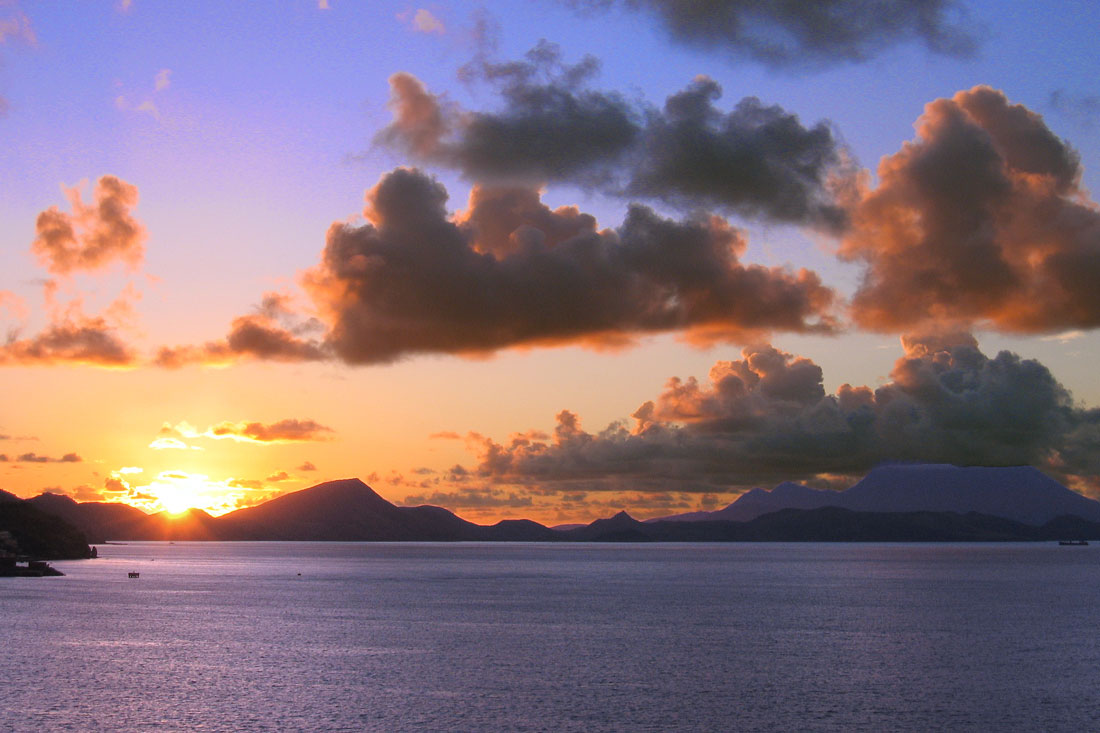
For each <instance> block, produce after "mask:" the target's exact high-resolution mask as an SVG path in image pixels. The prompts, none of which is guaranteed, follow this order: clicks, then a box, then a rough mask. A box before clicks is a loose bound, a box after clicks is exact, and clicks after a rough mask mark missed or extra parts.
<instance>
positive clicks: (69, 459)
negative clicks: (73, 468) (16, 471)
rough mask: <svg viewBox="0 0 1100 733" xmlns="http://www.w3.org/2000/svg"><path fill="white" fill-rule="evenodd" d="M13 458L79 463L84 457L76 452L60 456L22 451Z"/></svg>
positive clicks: (22, 461)
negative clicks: (54, 456) (53, 456)
mask: <svg viewBox="0 0 1100 733" xmlns="http://www.w3.org/2000/svg"><path fill="white" fill-rule="evenodd" d="M13 460H15V461H17V462H19V463H81V462H82V461H83V460H84V459H83V458H81V457H80V456H78V455H77V454H76V453H66V454H65V455H63V456H61V457H60V458H51V457H49V456H40V455H38V454H37V453H24V454H22V455H20V456H17V457H16V458H14V459H13Z"/></svg>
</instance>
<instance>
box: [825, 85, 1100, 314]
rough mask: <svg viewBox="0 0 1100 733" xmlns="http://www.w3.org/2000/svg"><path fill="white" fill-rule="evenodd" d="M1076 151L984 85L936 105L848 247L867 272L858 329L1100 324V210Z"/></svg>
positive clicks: (866, 208) (867, 206)
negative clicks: (931, 324) (930, 324)
mask: <svg viewBox="0 0 1100 733" xmlns="http://www.w3.org/2000/svg"><path fill="white" fill-rule="evenodd" d="M1081 175H1082V170H1081V165H1080V161H1079V159H1078V155H1077V153H1076V151H1074V150H1073V149H1072V148H1070V147H1069V145H1067V144H1066V143H1065V141H1063V140H1061V139H1060V138H1058V137H1057V136H1056V135H1054V133H1052V132H1051V131H1050V130H1049V129H1048V128H1047V127H1046V125H1045V124H1044V123H1043V119H1042V118H1041V117H1040V116H1039V115H1038V114H1036V113H1034V112H1032V111H1030V110H1028V109H1027V108H1025V107H1023V106H1021V105H1013V104H1010V103H1009V102H1008V100H1007V99H1006V98H1005V95H1004V94H1003V93H1002V92H1000V91H997V90H995V89H991V88H990V87H985V86H979V87H974V88H973V89H970V90H968V91H963V92H959V93H957V94H956V95H955V96H954V97H952V98H950V99H938V100H936V101H934V102H932V103H930V104H928V105H927V106H926V107H925V111H924V114H923V115H922V116H921V118H920V119H919V120H918V121H917V138H916V139H915V140H913V141H912V142H909V143H906V144H905V145H904V146H903V147H902V148H901V150H900V151H898V152H897V153H895V154H894V155H892V156H889V157H886V158H884V159H883V161H882V163H881V164H880V165H879V170H878V177H879V179H880V183H879V185H878V187H877V188H876V189H874V190H873V191H869V192H867V193H866V194H865V195H864V196H863V198H862V201H860V203H859V205H858V206H857V207H856V208H855V210H854V212H853V214H852V228H851V230H850V232H849V233H848V234H847V235H846V236H845V237H844V239H843V241H842V244H841V247H840V255H841V256H842V257H843V258H845V259H847V260H850V261H854V262H859V263H862V264H863V265H864V266H865V271H864V276H863V281H862V283H861V285H860V287H859V289H858V291H857V292H856V294H855V297H854V299H853V303H852V306H853V314H854V317H855V320H856V322H857V323H858V325H860V326H862V327H864V328H869V329H875V330H880V331H894V332H897V331H899V330H904V329H911V328H924V327H925V326H926V324H927V323H928V322H938V323H945V322H946V323H951V322H953V323H956V324H958V325H960V326H962V327H969V326H971V325H973V326H977V327H983V328H996V329H1000V330H1003V331H1014V332H1025V333H1044V332H1057V331H1064V330H1069V329H1091V328H1095V327H1097V326H1098V325H1100V290H1098V289H1097V288H1096V282H1097V281H1098V280H1100V208H1098V207H1097V205H1096V203H1095V202H1093V201H1092V200H1090V199H1089V198H1088V194H1087V192H1086V191H1085V190H1084V188H1083V187H1082V185H1081Z"/></svg>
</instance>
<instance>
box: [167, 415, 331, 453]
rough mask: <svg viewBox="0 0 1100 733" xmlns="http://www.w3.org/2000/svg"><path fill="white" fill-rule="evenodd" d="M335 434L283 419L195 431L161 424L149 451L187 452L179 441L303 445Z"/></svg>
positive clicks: (304, 422)
mask: <svg viewBox="0 0 1100 733" xmlns="http://www.w3.org/2000/svg"><path fill="white" fill-rule="evenodd" d="M334 432H335V431H334V430H333V429H332V428H330V427H328V426H326V425H322V424H320V423H319V422H317V421H315V420H298V419H293V418H292V419H286V420H279V421H277V422H274V423H267V424H265V423H261V422H229V421H224V422H220V423H218V424H216V425H211V426H210V427H208V428H206V430H202V431H200V430H198V429H197V428H195V427H194V426H192V425H190V424H189V423H187V422H181V423H178V424H177V425H174V426H173V425H170V424H169V423H165V424H164V425H162V426H161V428H160V431H159V432H158V434H157V439H156V440H154V441H153V443H152V444H150V446H149V447H151V448H152V447H159V448H189V447H191V446H188V445H187V444H186V443H184V442H183V440H182V439H194V438H212V439H214V440H222V439H230V440H235V441H238V442H245V443H305V442H316V441H323V440H329V439H330V438H331V437H332V435H333V433H334Z"/></svg>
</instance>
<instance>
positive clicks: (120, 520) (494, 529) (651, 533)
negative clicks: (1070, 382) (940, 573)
mask: <svg viewBox="0 0 1100 733" xmlns="http://www.w3.org/2000/svg"><path fill="white" fill-rule="evenodd" d="M895 468H899V467H889V468H888V469H882V470H879V469H876V471H879V473H878V474H877V475H875V472H872V474H869V475H868V477H867V478H865V479H864V480H863V481H861V482H860V483H859V484H857V485H856V486H853V487H852V488H851V489H849V490H847V491H843V492H835V491H820V490H816V489H810V488H807V487H805V486H799V485H798V484H789V483H788V484H780V485H779V486H778V487H776V488H775V489H774V490H772V491H770V492H767V491H763V490H754V491H751V492H748V493H747V494H745V496H743V497H742V498H741V499H739V500H738V501H736V502H734V503H733V504H731V505H730V506H729V507H726V509H723V510H721V511H717V512H698V513H695V515H688V517H689V518H685V517H684V516H679V517H670V518H667V519H664V520H656V521H648V522H639V521H637V520H635V519H634V518H632V517H631V516H630V515H629V514H627V513H626V512H620V513H619V514H617V515H615V516H613V517H610V518H607V519H598V520H596V521H595V522H592V523H591V524H588V525H583V526H577V527H573V528H570V529H550V528H549V527H545V526H543V525H541V524H539V523H537V522H533V521H530V520H505V521H501V522H498V523H497V524H494V525H491V526H483V525H477V524H473V523H472V522H468V521H466V520H464V519H462V518H460V517H458V516H456V515H455V514H453V513H452V512H450V511H448V510H446V509H443V508H440V507H435V506H418V507H399V506H396V505H394V504H392V503H390V502H389V501H386V500H385V499H384V498H382V497H381V496H379V495H378V494H377V493H375V491H374V490H373V489H371V488H370V487H369V486H367V485H366V484H365V483H363V482H362V481H360V480H358V479H343V480H340V481H329V482H326V483H323V484H319V485H317V486H314V487H312V488H309V489H303V490H301V491H296V492H293V493H290V494H286V495H284V496H281V497H278V498H277V499H273V500H271V501H269V502H266V503H264V504H261V505H259V506H255V507H250V508H247V509H240V510H237V511H235V512H231V513H229V514H226V515H224V516H221V517H212V516H210V515H209V514H207V513H205V512H202V511H199V510H197V509H192V510H190V511H188V512H186V513H185V514H184V515H183V516H178V517H170V516H168V515H166V514H163V513H161V514H154V515H147V514H144V513H143V512H140V511H138V510H137V509H134V508H132V507H128V506H124V505H120V504H101V503H84V504H81V503H77V502H75V501H73V500H72V499H69V498H68V497H63V496H56V495H52V494H43V495H42V496H38V497H35V498H34V499H30V500H28V501H27V502H21V501H20V500H18V499H17V500H16V502H18V503H21V504H27V505H31V506H33V507H35V508H38V509H42V510H44V511H51V512H54V513H56V514H57V515H58V516H60V517H63V518H64V519H66V520H68V521H69V522H71V523H72V524H74V525H76V527H78V528H80V529H81V530H83V531H84V532H85V533H86V534H87V535H89V536H91V537H93V538H94V540H93V541H95V542H103V541H105V540H267V541H300V540H312V541H348V542H363V541H390V542H397V541H404V542H409V541H430V542H454V541H512V542H803V541H805V542H895V541H897V542H937V541H942V542H964V541H1039V540H1057V539H1085V540H1094V539H1100V521H1098V520H1097V519H1095V518H1093V517H1094V516H1095V517H1100V512H1097V513H1095V514H1094V513H1093V511H1092V508H1093V505H1097V506H1098V507H1100V505H1098V504H1097V502H1094V501H1092V500H1091V499H1086V498H1085V497H1083V496H1080V495H1079V494H1074V493H1073V492H1071V491H1069V489H1066V488H1065V487H1064V486H1061V484H1058V483H1057V482H1054V481H1052V480H1051V479H1049V478H1047V477H1046V476H1044V475H1043V474H1041V473H1039V472H1038V471H1034V469H1027V470H1022V469H1010V470H1005V469H982V470H981V471H977V472H974V470H973V469H955V468H954V467H942V466H937V467H916V468H919V469H922V470H916V471H908V472H906V471H905V470H902V471H901V473H900V474H898V473H897V472H896V471H895V470H894V469H895ZM900 468H901V469H908V468H909V467H900ZM947 469H952V470H947ZM1032 471H1034V474H1038V478H1037V477H1036V476H1034V475H1031V472H1032ZM958 472H962V473H961V474H960V473H958ZM989 472H992V473H989ZM899 475H900V476H901V478H903V479H906V480H911V479H912V477H914V476H924V477H926V478H932V479H935V478H937V477H942V476H945V475H946V476H959V475H964V476H965V475H970V476H974V477H976V479H988V478H989V477H990V476H997V477H998V478H1000V479H1003V483H1002V484H1000V486H1002V489H1001V490H1002V491H1003V492H1004V494H1005V496H1004V497H1003V498H1002V499H1001V500H1000V503H996V502H994V500H993V499H992V498H990V496H989V494H990V492H993V491H995V490H996V489H995V488H993V485H992V484H991V483H988V482H984V483H983V481H981V480H979V481H977V482H976V488H975V486H972V485H966V486H960V485H957V484H949V485H947V486H946V488H945V487H944V486H940V485H935V486H928V485H920V486H914V485H913V484H912V482H910V483H908V484H905V483H902V484H901V486H905V487H908V488H904V489H899V488H897V485H896V484H891V483H889V481H888V480H887V479H888V478H889V477H890V476H899ZM871 479H873V480H871ZM1010 479H1012V480H1010ZM857 489H859V490H858V491H857ZM1067 492H1068V493H1069V494H1072V495H1073V496H1072V497H1067V496H1066V493H1067ZM1043 496H1046V497H1047V498H1046V502H1047V503H1048V504H1049V505H1050V506H1052V507H1055V508H1057V509H1064V507H1066V506H1070V507H1072V508H1074V509H1078V510H1081V511H1082V512H1083V513H1075V512H1073V511H1063V512H1062V513H1061V514H1059V515H1052V514H1051V512H1052V510H1051V509H1049V508H1044V507H1042V506H1040V505H1041V504H1042V503H1043V502H1042V501H1041V500H1042V497H1043ZM914 497H915V498H914ZM1074 497H1076V499H1075V498H1074ZM979 500H980V501H979ZM1078 500H1079V501H1078ZM826 501H843V502H845V503H850V504H854V505H856V506H866V507H871V508H866V509H865V508H851V507H845V506H836V505H829V504H822V502H826ZM784 503H800V504H801V506H796V507H789V506H782V505H783V504H784ZM974 504H979V505H981V506H989V505H994V504H995V508H998V509H999V510H1000V511H1003V512H1005V513H1010V514H1015V515H1019V514H1021V513H1024V514H1026V516H1028V517H1035V516H1039V517H1046V518H1045V519H1043V520H1042V521H1031V522H1028V521H1021V520H1019V519H1016V518H1013V517H1008V516H1004V515H1002V514H997V513H993V512H989V511H976V510H970V509H966V510H962V511H959V510H952V509H938V508H933V509H930V508H928V507H942V506H947V507H954V506H962V507H967V506H971V505H974ZM9 505H10V503H8V504H0V506H9ZM911 506H916V507H917V508H916V509H908V508H906V507H911ZM773 507H774V508H773ZM880 507H885V509H880ZM1023 509H1026V510H1027V511H1026V512H1023ZM765 510H768V511H765ZM739 513H740V514H739ZM744 514H751V515H752V516H751V517H750V518H748V519H744V520H737V521H735V520H733V519H731V517H733V516H742V515H744ZM1048 515H1049V516H1048Z"/></svg>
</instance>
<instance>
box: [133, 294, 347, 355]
mask: <svg viewBox="0 0 1100 733" xmlns="http://www.w3.org/2000/svg"><path fill="white" fill-rule="evenodd" d="M323 329H324V326H323V325H322V324H321V323H320V322H319V321H317V320H316V319H312V318H304V317H301V316H300V315H299V314H298V313H297V312H295V311H294V310H293V309H292V308H291V307H290V305H289V299H288V298H287V297H286V296H283V295H281V294H279V293H267V294H265V295H264V298H263V302H262V303H261V305H260V306H259V307H258V308H257V309H256V312H255V313H249V314H247V315H243V316H239V317H237V318H235V319H234V320H233V323H232V326H231V328H230V331H229V335H228V336H226V338H225V339H224V340H221V341H210V342H207V343H205V344H203V345H201V346H175V347H171V346H163V347H161V348H160V349H158V351H157V354H156V356H155V357H154V359H153V363H154V364H155V365H157V366H161V367H166V368H170V369H175V368H180V367H183V366H186V365H188V364H205V365H211V366H219V365H229V364H233V363H235V362H237V361H240V360H244V359H262V360H267V361H284V362H299V361H320V360H323V359H327V358H329V354H328V352H327V351H326V349H325V347H324V346H323V344H321V343H320V342H319V341H318V340H317V339H316V338H314V336H313V334H315V333H317V332H319V331H321V330H323Z"/></svg>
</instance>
